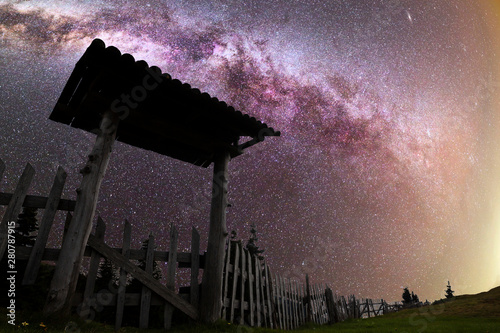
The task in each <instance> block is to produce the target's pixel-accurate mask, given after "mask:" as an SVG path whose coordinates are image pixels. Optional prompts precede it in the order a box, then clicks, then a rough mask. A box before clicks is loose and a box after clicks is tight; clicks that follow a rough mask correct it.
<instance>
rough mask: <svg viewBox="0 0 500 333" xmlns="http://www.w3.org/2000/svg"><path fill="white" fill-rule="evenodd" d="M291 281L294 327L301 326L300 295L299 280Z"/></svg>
mask: <svg viewBox="0 0 500 333" xmlns="http://www.w3.org/2000/svg"><path fill="white" fill-rule="evenodd" d="M290 282H291V286H290V287H291V290H292V295H293V318H294V321H293V325H294V328H297V327H299V295H298V292H299V291H298V290H297V282H296V281H290Z"/></svg>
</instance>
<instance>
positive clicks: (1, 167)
mask: <svg viewBox="0 0 500 333" xmlns="http://www.w3.org/2000/svg"><path fill="white" fill-rule="evenodd" d="M4 171H5V163H4V162H3V161H2V159H1V158H0V182H1V181H2V179H3V172H4Z"/></svg>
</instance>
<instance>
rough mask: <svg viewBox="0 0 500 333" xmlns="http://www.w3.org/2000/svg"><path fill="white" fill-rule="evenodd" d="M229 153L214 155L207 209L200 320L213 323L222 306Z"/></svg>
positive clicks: (219, 314) (217, 317) (218, 315)
mask: <svg viewBox="0 0 500 333" xmlns="http://www.w3.org/2000/svg"><path fill="white" fill-rule="evenodd" d="M229 159H230V156H229V152H227V151H223V152H220V153H219V154H217V155H216V156H215V160H214V177H213V189H212V205H211V209H210V230H209V234H208V246H207V254H206V257H205V268H204V271H203V282H202V299H201V304H200V319H201V320H202V321H203V322H206V323H213V322H215V321H216V320H218V319H219V318H220V316H221V309H222V273H223V268H224V252H225V249H224V244H225V243H226V237H227V234H228V233H227V227H226V208H227V178H228V176H227V169H228V163H229Z"/></svg>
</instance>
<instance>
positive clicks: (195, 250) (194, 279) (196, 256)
mask: <svg viewBox="0 0 500 333" xmlns="http://www.w3.org/2000/svg"><path fill="white" fill-rule="evenodd" d="M177 260H178V259H177ZM199 274H200V234H199V233H198V231H197V230H196V228H195V227H193V228H192V229H191V279H190V281H191V288H190V289H189V297H190V298H189V299H190V301H191V304H192V305H193V306H194V307H195V308H198V302H199V298H200V290H199V289H200V288H199V282H198V276H199Z"/></svg>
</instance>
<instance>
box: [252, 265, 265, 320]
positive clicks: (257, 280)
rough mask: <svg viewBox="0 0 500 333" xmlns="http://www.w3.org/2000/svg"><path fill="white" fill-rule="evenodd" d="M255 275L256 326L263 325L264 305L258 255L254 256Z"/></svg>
mask: <svg viewBox="0 0 500 333" xmlns="http://www.w3.org/2000/svg"><path fill="white" fill-rule="evenodd" d="M253 276H254V281H255V314H256V318H255V320H256V322H255V324H256V326H257V327H261V326H262V317H261V314H262V305H261V303H260V296H261V291H262V290H263V288H262V285H261V279H262V274H261V271H260V260H259V258H258V257H257V256H254V260H253Z"/></svg>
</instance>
